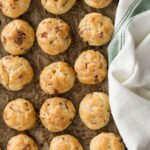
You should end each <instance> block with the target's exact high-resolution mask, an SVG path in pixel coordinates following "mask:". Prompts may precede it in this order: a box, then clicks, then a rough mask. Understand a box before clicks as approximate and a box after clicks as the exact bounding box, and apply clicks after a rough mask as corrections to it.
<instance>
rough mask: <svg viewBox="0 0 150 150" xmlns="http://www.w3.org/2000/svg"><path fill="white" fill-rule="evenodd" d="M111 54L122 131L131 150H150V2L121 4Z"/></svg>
mask: <svg viewBox="0 0 150 150" xmlns="http://www.w3.org/2000/svg"><path fill="white" fill-rule="evenodd" d="M108 54H109V62H110V66H109V74H108V78H109V95H110V105H111V110H112V115H113V117H114V120H115V122H116V125H117V127H118V130H119V132H120V134H121V136H122V138H123V140H124V142H125V144H126V147H127V149H128V150H150V0H120V2H119V5H118V9H117V14H116V20H115V33H114V36H113V39H112V42H111V43H110V45H109V48H108Z"/></svg>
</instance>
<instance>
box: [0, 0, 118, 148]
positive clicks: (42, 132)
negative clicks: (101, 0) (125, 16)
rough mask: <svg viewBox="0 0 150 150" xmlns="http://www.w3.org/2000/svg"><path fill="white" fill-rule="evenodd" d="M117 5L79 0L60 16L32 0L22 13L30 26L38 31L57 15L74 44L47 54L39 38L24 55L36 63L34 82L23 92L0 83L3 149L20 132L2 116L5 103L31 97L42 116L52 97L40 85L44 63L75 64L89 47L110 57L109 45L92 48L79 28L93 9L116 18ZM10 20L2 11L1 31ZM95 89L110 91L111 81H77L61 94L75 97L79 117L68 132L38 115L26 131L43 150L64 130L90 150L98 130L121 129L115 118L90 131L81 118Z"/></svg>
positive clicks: (72, 98) (0, 52)
mask: <svg viewBox="0 0 150 150" xmlns="http://www.w3.org/2000/svg"><path fill="white" fill-rule="evenodd" d="M116 6H117V1H115V0H114V2H113V3H112V4H111V5H110V6H109V7H108V8H105V9H102V10H96V9H92V8H90V7H88V6H87V5H86V4H85V3H84V1H83V0H77V2H76V5H75V6H74V7H73V8H72V9H71V11H69V12H68V13H66V14H64V15H61V16H57V15H52V14H50V13H48V12H46V11H45V10H44V8H43V7H42V6H41V3H40V0H32V3H31V6H30V9H29V11H28V12H27V13H26V14H24V15H23V16H21V17H20V18H21V19H24V20H26V21H28V22H29V23H30V25H31V26H33V28H34V30H35V31H36V28H37V25H38V24H39V22H40V21H41V20H42V19H44V18H47V17H57V18H61V19H63V20H64V21H66V22H67V23H68V24H69V25H70V27H71V34H72V45H71V46H70V48H69V50H67V51H66V52H65V53H64V54H61V55H59V56H48V55H47V54H45V53H44V52H42V51H41V50H40V48H39V46H38V45H37V42H36V41H35V43H34V46H33V47H32V49H31V50H30V51H29V52H28V53H27V54H25V55H23V57H25V58H26V59H27V60H29V62H30V63H31V64H32V66H33V69H34V73H35V75H34V79H33V81H32V83H31V84H29V85H27V86H26V87H25V88H24V89H23V90H21V91H19V92H11V91H7V90H5V89H4V88H3V87H2V86H1V85H0V145H1V146H2V149H3V150H6V145H7V142H8V140H9V139H10V138H11V137H13V136H14V135H17V134H19V133H20V132H17V131H15V130H13V129H10V128H8V127H7V126H6V125H5V124H4V121H3V119H2V112H3V109H4V107H5V105H6V104H7V103H8V102H9V101H10V100H13V99H15V98H20V97H22V98H25V99H28V100H30V101H31V102H32V103H33V104H34V106H35V108H36V111H37V116H38V111H39V109H40V107H41V105H42V103H43V102H44V101H45V99H46V98H49V97H50V96H48V95H46V94H44V93H43V91H42V90H41V89H40V86H39V74H40V72H41V70H42V69H43V68H44V66H46V65H48V64H50V63H51V62H54V61H58V60H62V61H66V62H68V63H69V64H71V65H72V66H73V64H74V62H75V59H76V58H77V56H78V55H79V54H80V53H81V52H82V50H87V49H89V48H94V49H95V50H99V51H100V52H102V53H103V54H104V55H105V56H106V57H107V46H101V47H89V46H88V45H87V44H86V43H84V42H82V40H81V39H80V38H79V35H78V30H77V29H78V24H79V21H80V20H81V18H82V17H83V16H84V15H85V14H87V13H89V12H101V13H103V14H104V15H107V16H109V17H110V18H112V19H113V20H114V16H115V11H116ZM10 21H11V19H10V18H8V17H6V16H4V15H2V14H1V13H0V31H1V30H2V29H3V27H4V26H5V25H6V24H7V23H8V22H10ZM6 55H8V53H6V52H5V51H4V49H3V46H2V43H1V42H0V58H1V57H3V56H6ZM94 91H103V92H107V91H108V86H107V80H105V81H104V82H102V83H101V84H98V85H94V86H85V85H82V84H80V83H79V82H78V81H76V84H75V86H74V87H73V89H72V90H71V91H69V92H67V93H65V94H61V95H60V96H62V97H65V98H68V99H70V100H72V101H73V103H74V105H75V107H76V110H77V115H76V118H75V120H74V121H73V123H72V124H71V126H70V127H69V128H68V129H67V130H65V131H64V132H61V133H51V132H49V131H48V130H47V129H45V128H44V127H43V126H42V124H41V123H40V119H39V117H37V122H36V125H35V127H34V128H33V129H31V130H29V131H26V132H24V133H26V134H28V135H30V136H31V137H33V139H34V140H35V141H36V143H37V144H38V146H39V148H40V150H48V149H49V143H50V141H51V139H52V138H53V137H54V136H56V135H59V134H64V133H69V134H72V135H74V136H76V137H77V138H78V139H79V140H80V142H81V143H82V145H83V146H84V148H85V150H88V149H89V148H88V147H89V143H90V140H91V139H92V138H93V137H94V136H95V135H97V134H98V133H100V132H102V131H112V132H117V129H116V127H115V124H114V122H113V119H112V118H111V121H110V123H109V124H108V125H107V126H106V127H104V128H103V129H101V130H97V131H92V130H89V129H88V128H86V127H85V125H84V124H83V123H82V122H81V121H80V118H79V115H78V107H79V103H80V101H81V99H82V98H83V97H84V95H85V94H87V93H90V92H94Z"/></svg>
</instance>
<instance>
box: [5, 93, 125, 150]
mask: <svg viewBox="0 0 150 150" xmlns="http://www.w3.org/2000/svg"><path fill="white" fill-rule="evenodd" d="M75 114H76V110H75V107H74V105H73V104H72V102H71V101H69V100H67V99H65V98H61V97H53V98H49V99H47V100H46V101H45V102H44V103H43V105H42V107H41V109H40V119H41V122H42V124H43V125H44V126H45V128H47V129H48V130H49V131H51V132H60V131H63V130H64V129H66V128H67V127H68V126H69V125H70V124H71V123H72V121H73V119H74V117H75ZM79 114H80V118H81V120H82V122H83V123H84V124H85V125H86V126H87V127H88V128H90V129H92V130H97V129H100V128H102V127H104V126H106V125H107V123H108V122H109V117H110V107H109V101H108V95H107V94H105V93H101V92H94V93H90V94H87V95H86V96H85V97H84V98H83V100H82V101H81V103H80V107H79ZM3 118H4V121H5V123H6V124H7V125H8V126H9V127H11V128H13V129H16V130H19V131H24V130H27V129H30V128H32V127H33V126H34V124H35V121H36V112H35V110H34V107H33V105H32V104H31V103H30V102H29V101H28V100H25V99H21V98H20V99H16V100H13V101H11V102H9V103H8V104H7V105H6V107H5V109H4V112H3ZM29 145H30V150H38V146H37V145H36V144H35V142H34V141H33V140H32V139H31V138H30V137H28V136H27V135H22V134H20V135H18V136H15V137H13V138H12V139H10V141H9V142H8V146H7V150H14V149H15V150H24V149H25V147H27V146H29ZM69 148H70V149H69ZM68 149H69V150H76V149H78V150H83V147H82V145H81V144H80V143H79V141H78V140H77V139H76V138H75V137H73V136H71V135H60V136H57V137H55V138H54V139H52V141H51V144H50V150H68ZM99 149H105V150H109V149H114V150H125V147H124V144H123V142H122V140H121V138H120V137H119V136H118V135H116V134H114V133H101V134H99V135H97V136H96V137H93V139H92V140H91V142H90V150H99Z"/></svg>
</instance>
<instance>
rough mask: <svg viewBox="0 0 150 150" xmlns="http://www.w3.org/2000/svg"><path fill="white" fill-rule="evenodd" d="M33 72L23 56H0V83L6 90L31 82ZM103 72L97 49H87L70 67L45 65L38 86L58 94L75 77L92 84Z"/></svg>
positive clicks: (54, 63) (100, 56)
mask: <svg viewBox="0 0 150 150" xmlns="http://www.w3.org/2000/svg"><path fill="white" fill-rule="evenodd" d="M74 70H75V71H74ZM33 74H34V73H33V69H32V67H31V65H30V63H29V62H28V61H27V60H26V59H25V58H23V57H19V56H13V55H9V56H5V57H3V58H1V59H0V83H1V84H2V85H3V86H4V87H5V88H6V89H7V90H11V91H18V90H21V89H22V88H23V87H24V86H25V85H26V84H28V83H30V82H31V81H32V78H33ZM106 75H107V61H106V59H105V57H104V56H103V55H102V54H101V53H100V52H99V51H94V50H87V51H83V52H82V53H81V54H80V55H79V57H78V58H77V60H76V61H75V64H74V69H73V68H72V67H71V66H70V65H69V64H68V63H66V62H63V61H58V62H53V63H51V64H50V65H48V66H46V67H45V68H44V69H43V70H42V72H41V74H40V86H41V89H42V90H43V91H44V92H45V93H47V94H49V95H53V94H57V95H58V94H60V93H65V92H67V91H69V90H71V89H72V87H73V86H74V84H75V80H76V76H77V78H78V80H79V81H80V82H81V83H83V84H86V85H93V84H97V83H100V82H102V81H103V80H104V79H105V77H106Z"/></svg>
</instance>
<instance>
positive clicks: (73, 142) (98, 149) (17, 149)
mask: <svg viewBox="0 0 150 150" xmlns="http://www.w3.org/2000/svg"><path fill="white" fill-rule="evenodd" d="M89 149H90V150H125V147H124V144H123V142H122V140H121V138H120V137H119V136H118V135H116V134H114V133H106V132H103V133H100V134H99V135H97V136H95V137H94V138H93V139H92V140H91V142H90V146H89ZM7 150H39V148H38V146H37V144H36V143H35V141H34V140H33V139H32V138H31V137H29V136H28V135H25V134H19V135H17V136H14V137H12V138H11V139H10V140H9V142H8V145H7ZM49 150H84V148H83V147H82V145H81V144H80V142H79V141H78V139H77V138H76V137H74V136H72V135H69V134H64V135H59V136H56V137H54V138H53V139H52V140H51V143H50V147H49Z"/></svg>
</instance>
